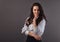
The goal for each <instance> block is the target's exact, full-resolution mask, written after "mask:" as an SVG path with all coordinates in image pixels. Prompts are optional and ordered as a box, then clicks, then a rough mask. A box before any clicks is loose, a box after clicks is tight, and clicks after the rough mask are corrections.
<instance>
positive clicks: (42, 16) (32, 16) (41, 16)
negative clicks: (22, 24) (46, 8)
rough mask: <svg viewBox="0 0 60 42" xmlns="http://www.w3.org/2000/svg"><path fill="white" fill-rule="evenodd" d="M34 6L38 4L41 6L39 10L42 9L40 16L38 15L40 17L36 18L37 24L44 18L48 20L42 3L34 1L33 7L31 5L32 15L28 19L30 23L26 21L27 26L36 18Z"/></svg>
mask: <svg viewBox="0 0 60 42" xmlns="http://www.w3.org/2000/svg"><path fill="white" fill-rule="evenodd" d="M34 6H38V7H39V11H40V13H39V17H38V19H37V20H36V25H38V24H39V22H40V21H41V20H42V19H43V18H44V19H45V20H46V21H47V19H46V17H45V15H44V12H43V9H42V6H41V5H40V3H34V4H33V5H32V7H31V12H30V17H29V19H28V20H27V21H28V23H26V25H27V26H29V25H30V24H31V23H32V22H33V21H32V20H33V18H34V14H33V7H34Z"/></svg>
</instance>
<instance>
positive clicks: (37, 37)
mask: <svg viewBox="0 0 60 42" xmlns="http://www.w3.org/2000/svg"><path fill="white" fill-rule="evenodd" d="M34 38H35V39H36V40H41V39H42V38H41V37H40V36H38V35H34Z"/></svg>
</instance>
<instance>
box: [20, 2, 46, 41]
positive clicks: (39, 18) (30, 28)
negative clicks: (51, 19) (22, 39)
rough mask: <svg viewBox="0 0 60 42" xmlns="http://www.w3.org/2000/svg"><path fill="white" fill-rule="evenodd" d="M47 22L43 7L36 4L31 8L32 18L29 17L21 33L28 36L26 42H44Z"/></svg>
mask: <svg viewBox="0 0 60 42" xmlns="http://www.w3.org/2000/svg"><path fill="white" fill-rule="evenodd" d="M46 21H47V20H46V17H45V15H44V12H43V9H42V7H41V5H40V4H39V3H34V4H33V5H32V7H31V13H30V16H29V17H27V19H26V21H25V23H24V27H23V28H22V32H21V33H24V34H25V35H27V40H26V42H42V35H43V33H44V30H45V26H46Z"/></svg>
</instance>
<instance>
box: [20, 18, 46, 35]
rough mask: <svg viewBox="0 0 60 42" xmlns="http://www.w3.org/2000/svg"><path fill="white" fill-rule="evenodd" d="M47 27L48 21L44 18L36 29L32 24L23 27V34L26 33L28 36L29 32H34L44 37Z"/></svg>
mask: <svg viewBox="0 0 60 42" xmlns="http://www.w3.org/2000/svg"><path fill="white" fill-rule="evenodd" d="M45 26H46V21H45V19H44V18H43V19H42V20H41V22H40V23H39V24H38V26H37V27H34V26H33V24H30V25H29V26H28V27H27V25H26V24H24V26H23V27H22V31H21V33H25V35H28V33H29V31H32V32H34V33H36V34H37V35H39V36H42V35H43V33H44V30H45Z"/></svg>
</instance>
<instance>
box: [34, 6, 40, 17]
mask: <svg viewBox="0 0 60 42" xmlns="http://www.w3.org/2000/svg"><path fill="white" fill-rule="evenodd" d="M39 13H40V11H39V7H38V6H33V14H34V17H38V15H39Z"/></svg>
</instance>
